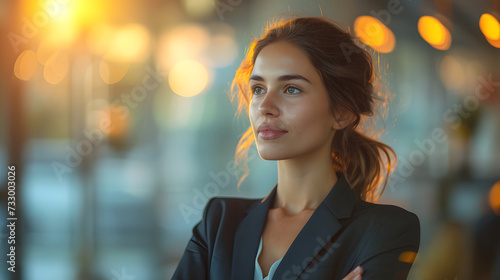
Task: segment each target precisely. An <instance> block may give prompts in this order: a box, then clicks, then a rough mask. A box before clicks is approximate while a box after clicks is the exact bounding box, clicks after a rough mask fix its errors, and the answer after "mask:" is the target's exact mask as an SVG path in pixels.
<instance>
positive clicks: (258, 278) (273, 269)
mask: <svg viewBox="0 0 500 280" xmlns="http://www.w3.org/2000/svg"><path fill="white" fill-rule="evenodd" d="M260 251H262V236H261V237H260V242H259V250H258V251H257V257H256V258H255V273H254V274H253V275H254V276H253V279H254V280H271V279H273V275H274V273H275V272H276V270H277V269H278V266H279V265H280V262H281V260H282V259H283V258H281V259H279V260H277V261H276V262H274V263H273V265H272V266H271V268H270V269H269V273H268V274H267V276H266V278H263V276H262V269H261V268H260V264H259V256H260Z"/></svg>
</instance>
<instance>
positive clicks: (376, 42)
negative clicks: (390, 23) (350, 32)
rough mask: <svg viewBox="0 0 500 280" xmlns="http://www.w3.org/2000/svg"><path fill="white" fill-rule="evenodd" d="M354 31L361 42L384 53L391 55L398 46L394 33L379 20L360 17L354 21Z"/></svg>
mask: <svg viewBox="0 0 500 280" xmlns="http://www.w3.org/2000/svg"><path fill="white" fill-rule="evenodd" d="M354 31H355V33H356V35H357V36H358V37H359V39H360V40H361V42H363V43H364V44H366V45H368V46H370V47H372V48H373V49H374V50H376V51H378V52H382V53H389V52H391V51H392V50H393V49H394V46H395V45H396V39H395V37H394V33H392V31H391V30H390V29H389V28H387V26H385V25H384V24H383V23H382V22H380V21H379V20H378V19H376V18H374V17H371V16H360V17H358V18H356V20H355V21H354Z"/></svg>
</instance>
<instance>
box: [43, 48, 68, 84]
mask: <svg viewBox="0 0 500 280" xmlns="http://www.w3.org/2000/svg"><path fill="white" fill-rule="evenodd" d="M68 69H69V59H68V56H67V55H66V54H65V53H64V52H55V53H53V54H52V55H51V56H50V57H49V58H48V59H47V61H46V62H45V67H44V68H43V77H44V78H45V80H46V81H47V82H48V83H50V84H53V85H55V84H58V83H60V82H61V81H62V80H63V79H64V77H66V74H67V73H68Z"/></svg>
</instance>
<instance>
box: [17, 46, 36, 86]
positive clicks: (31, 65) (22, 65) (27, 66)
mask: <svg viewBox="0 0 500 280" xmlns="http://www.w3.org/2000/svg"><path fill="white" fill-rule="evenodd" d="M37 69H38V61H37V58H36V54H35V52H34V51H31V50H25V51H23V52H22V53H21V54H19V56H18V57H17V60H16V64H15V65H14V75H16V77H17V78H18V79H20V80H23V81H27V80H29V79H31V78H32V77H33V75H34V74H35V72H36V70H37Z"/></svg>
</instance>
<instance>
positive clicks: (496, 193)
mask: <svg viewBox="0 0 500 280" xmlns="http://www.w3.org/2000/svg"><path fill="white" fill-rule="evenodd" d="M488 198H489V202H490V207H491V209H492V210H493V211H494V212H495V213H496V214H497V215H500V181H498V182H496V183H495V184H494V185H493V187H491V189H490V192H489V196H488Z"/></svg>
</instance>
